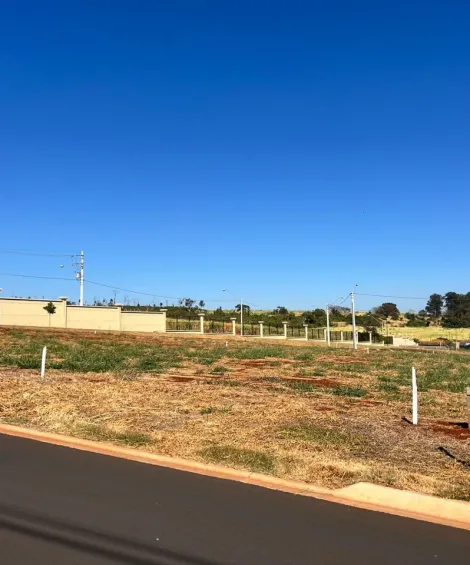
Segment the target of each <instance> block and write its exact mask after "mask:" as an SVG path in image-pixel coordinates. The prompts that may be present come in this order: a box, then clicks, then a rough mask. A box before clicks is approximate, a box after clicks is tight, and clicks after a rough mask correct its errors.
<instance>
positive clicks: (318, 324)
mask: <svg viewBox="0 0 470 565" xmlns="http://www.w3.org/2000/svg"><path fill="white" fill-rule="evenodd" d="M303 318H304V323H305V324H309V325H311V326H313V327H314V328H324V327H325V326H326V312H325V310H322V309H321V308H316V309H315V310H312V311H311V312H304V316H303Z"/></svg>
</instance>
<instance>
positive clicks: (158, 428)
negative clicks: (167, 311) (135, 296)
mask: <svg viewBox="0 0 470 565" xmlns="http://www.w3.org/2000/svg"><path fill="white" fill-rule="evenodd" d="M44 335H46V334H44V333H43V332H38V331H37V330H27V331H23V330H22V331H21V332H17V331H16V330H15V331H13V332H10V331H6V330H2V331H1V332H0V345H1V351H2V352H3V355H4V357H3V362H2V358H0V419H1V420H2V421H4V422H7V423H12V424H17V425H25V426H30V427H34V428H37V429H46V430H50V431H54V432H58V433H66V434H71V435H76V436H80V437H86V438H89V439H98V440H105V441H111V442H114V443H119V444H125V445H131V446H135V447H139V448H141V449H144V450H146V451H150V452H154V453H160V454H164V455H170V456H179V457H186V458H188V459H195V460H200V461H209V462H215V463H218V464H225V465H228V466H233V467H238V468H244V469H249V470H253V471H258V472H264V473H272V474H274V475H276V476H280V477H284V478H290V479H297V480H303V481H307V482H311V483H315V484H318V485H321V486H326V487H340V486H345V485H347V484H351V483H354V482H357V481H371V482H375V483H379V484H386V485H392V486H395V487H399V488H406V489H410V490H416V491H420V492H425V493H431V494H437V495H440V496H447V497H455V498H461V499H468V500H470V430H469V429H468V425H467V421H466V417H467V415H466V407H465V397H464V394H463V390H464V389H463V386H462V387H460V383H461V382H465V379H466V378H467V374H468V373H467V369H468V364H469V361H470V358H469V361H467V359H466V358H464V357H462V356H459V357H457V356H454V355H446V356H444V355H430V354H429V353H410V352H389V351H377V352H370V353H366V351H359V352H351V351H347V350H327V349H325V348H318V347H311V346H310V347H306V346H305V343H302V342H290V343H289V346H290V345H292V346H293V347H289V346H288V345H286V343H285V342H282V343H279V342H278V340H275V343H273V345H268V344H266V343H265V342H263V344H262V345H260V342H259V341H256V343H254V341H253V340H250V339H249V338H248V339H247V340H240V339H230V338H226V337H225V336H222V337H221V338H218V339H217V338H213V337H205V338H202V337H201V338H200V339H196V338H195V336H194V335H192V336H183V335H177V336H160V337H156V336H153V335H148V334H140V335H136V334H133V335H122V334H108V333H97V334H95V333H93V332H68V331H61V330H55V331H53V332H47V338H48V339H49V340H50V344H49V345H48V347H49V348H50V350H51V362H50V364H51V366H52V367H53V366H54V363H55V365H57V366H60V364H61V363H62V364H63V363H64V360H65V361H66V362H67V363H68V365H66V366H67V367H69V368H68V369H62V368H50V369H48V372H47V375H46V378H45V379H40V377H39V376H38V370H37V368H35V367H34V368H28V367H29V365H28V363H29V362H30V361H29V357H28V356H31V357H32V359H33V361H31V362H34V358H35V355H36V349H35V347H36V344H37V345H38V351H39V345H40V343H42V341H43V336H44ZM77 347H82V349H80V350H79V351H78V353H77ZM126 347H127V348H128V349H129V348H130V349H129V351H128V353H127V354H128V355H129V359H126V360H125V361H122V363H124V362H127V361H129V360H130V362H132V363H135V360H136V359H137V360H140V359H144V358H145V361H146V362H145V364H142V367H146V366H149V367H151V366H152V365H151V362H152V360H154V361H155V356H159V357H158V363H160V365H158V367H159V368H158V369H155V370H145V369H140V370H135V367H134V365H133V370H132V371H128V372H127V371H122V370H119V371H116V370H115V369H111V370H108V371H107V370H103V369H102V368H100V370H99V371H97V370H90V368H91V369H93V368H94V366H93V365H92V364H91V365H90V364H89V365H87V366H86V367H85V370H80V367H81V366H80V365H79V364H78V365H75V364H74V363H78V362H79V361H80V356H83V355H85V356H86V355H87V354H88V353H87V352H89V355H90V356H92V355H96V356H97V357H96V358H97V360H99V361H100V360H101V359H102V357H100V352H102V356H104V355H108V356H109V358H110V363H112V360H113V358H114V356H116V355H122V351H124V350H125V348H126ZM299 347H301V349H300V348H299ZM54 348H56V349H54ZM54 351H55V352H54ZM126 351H127V350H126ZM5 352H6V353H5ZM74 355H75V357H74ZM77 358H78V361H77V360H76V359H77ZM161 359H164V363H165V365H161V363H162V361H161ZM149 363H150V364H149ZM412 364H413V365H415V366H417V368H418V375H421V374H422V375H423V378H422V382H423V385H422V388H423V390H422V391H421V392H420V416H421V419H420V424H419V426H412V425H410V424H409V423H408V422H407V419H408V418H409V417H410V404H411V401H410V387H409V383H408V381H407V379H408V373H409V368H410V367H411V365H412ZM18 365H19V366H18ZM162 367H163V368H162ZM452 375H454V377H452ZM452 378H454V379H457V382H458V383H459V384H458V386H456V385H455V382H456V381H455V380H454V381H453V380H452ZM458 379H460V380H458ZM425 384H426V386H424V385H425ZM469 384H470V383H469ZM460 390H461V392H460Z"/></svg>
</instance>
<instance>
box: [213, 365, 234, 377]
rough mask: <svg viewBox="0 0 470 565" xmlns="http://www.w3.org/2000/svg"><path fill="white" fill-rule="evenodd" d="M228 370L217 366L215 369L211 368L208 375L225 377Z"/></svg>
mask: <svg viewBox="0 0 470 565" xmlns="http://www.w3.org/2000/svg"><path fill="white" fill-rule="evenodd" d="M229 372H230V369H228V368H227V367H223V366H222V365H217V366H216V367H213V368H212V369H211V370H210V374H211V375H225V374H226V373H229Z"/></svg>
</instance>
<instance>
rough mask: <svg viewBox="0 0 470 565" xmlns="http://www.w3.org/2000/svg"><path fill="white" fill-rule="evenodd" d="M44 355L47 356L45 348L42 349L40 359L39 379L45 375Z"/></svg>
mask: <svg viewBox="0 0 470 565" xmlns="http://www.w3.org/2000/svg"><path fill="white" fill-rule="evenodd" d="M46 355H47V347H43V349H42V359H41V377H44V375H45V374H46Z"/></svg>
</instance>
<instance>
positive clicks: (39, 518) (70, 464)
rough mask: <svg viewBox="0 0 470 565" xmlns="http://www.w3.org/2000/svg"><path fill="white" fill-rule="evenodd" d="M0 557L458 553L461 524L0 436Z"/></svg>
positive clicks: (425, 558) (389, 560)
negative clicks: (453, 525)
mask: <svg viewBox="0 0 470 565" xmlns="http://www.w3.org/2000/svg"><path fill="white" fill-rule="evenodd" d="M0 563H1V565H32V564H34V565H54V564H60V565H73V564H87V565H109V564H111V563H119V564H121V563H124V564H136V565H144V564H145V565H150V564H157V563H158V564H161V565H183V564H192V565H210V564H214V565H215V564H217V565H228V564H232V565H251V564H253V565H307V564H315V565H320V564H321V565H323V564H325V565H326V564H328V565H330V564H331V565H340V564H343V563H344V564H348V565H354V564H361V565H365V564H367V565H368V564H374V565H375V564H380V565H388V564H393V565H407V564H409V565H421V564H436V563H442V564H452V565H460V564H462V565H463V564H465V565H468V564H469V563H470V532H468V531H464V530H458V529H453V528H447V527H444V526H437V525H433V524H428V523H425V522H419V521H416V520H408V519H405V518H399V517H395V516H390V515H385V514H379V513H376V512H368V511H365V510H359V509H355V508H349V507H347V506H342V505H338V504H333V503H329V502H324V501H319V500H315V499H312V498H306V497H302V496H295V495H291V494H286V493H282V492H275V491H270V490H266V489H263V488H260V487H255V486H250V485H244V484H241V483H235V482H231V481H225V480H221V479H214V478H210V477H204V476H201V475H194V474H190V473H184V472H181V471H174V470H170V469H165V468H159V467H155V466H152V465H145V464H142V463H135V462H130V461H125V460H121V459H116V458H113V457H107V456H103V455H95V454H92V453H86V452H83V451H77V450H73V449H68V448H65V447H55V446H52V445H47V444H44V443H39V442H35V441H31V440H25V439H19V438H13V437H9V436H5V435H0Z"/></svg>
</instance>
